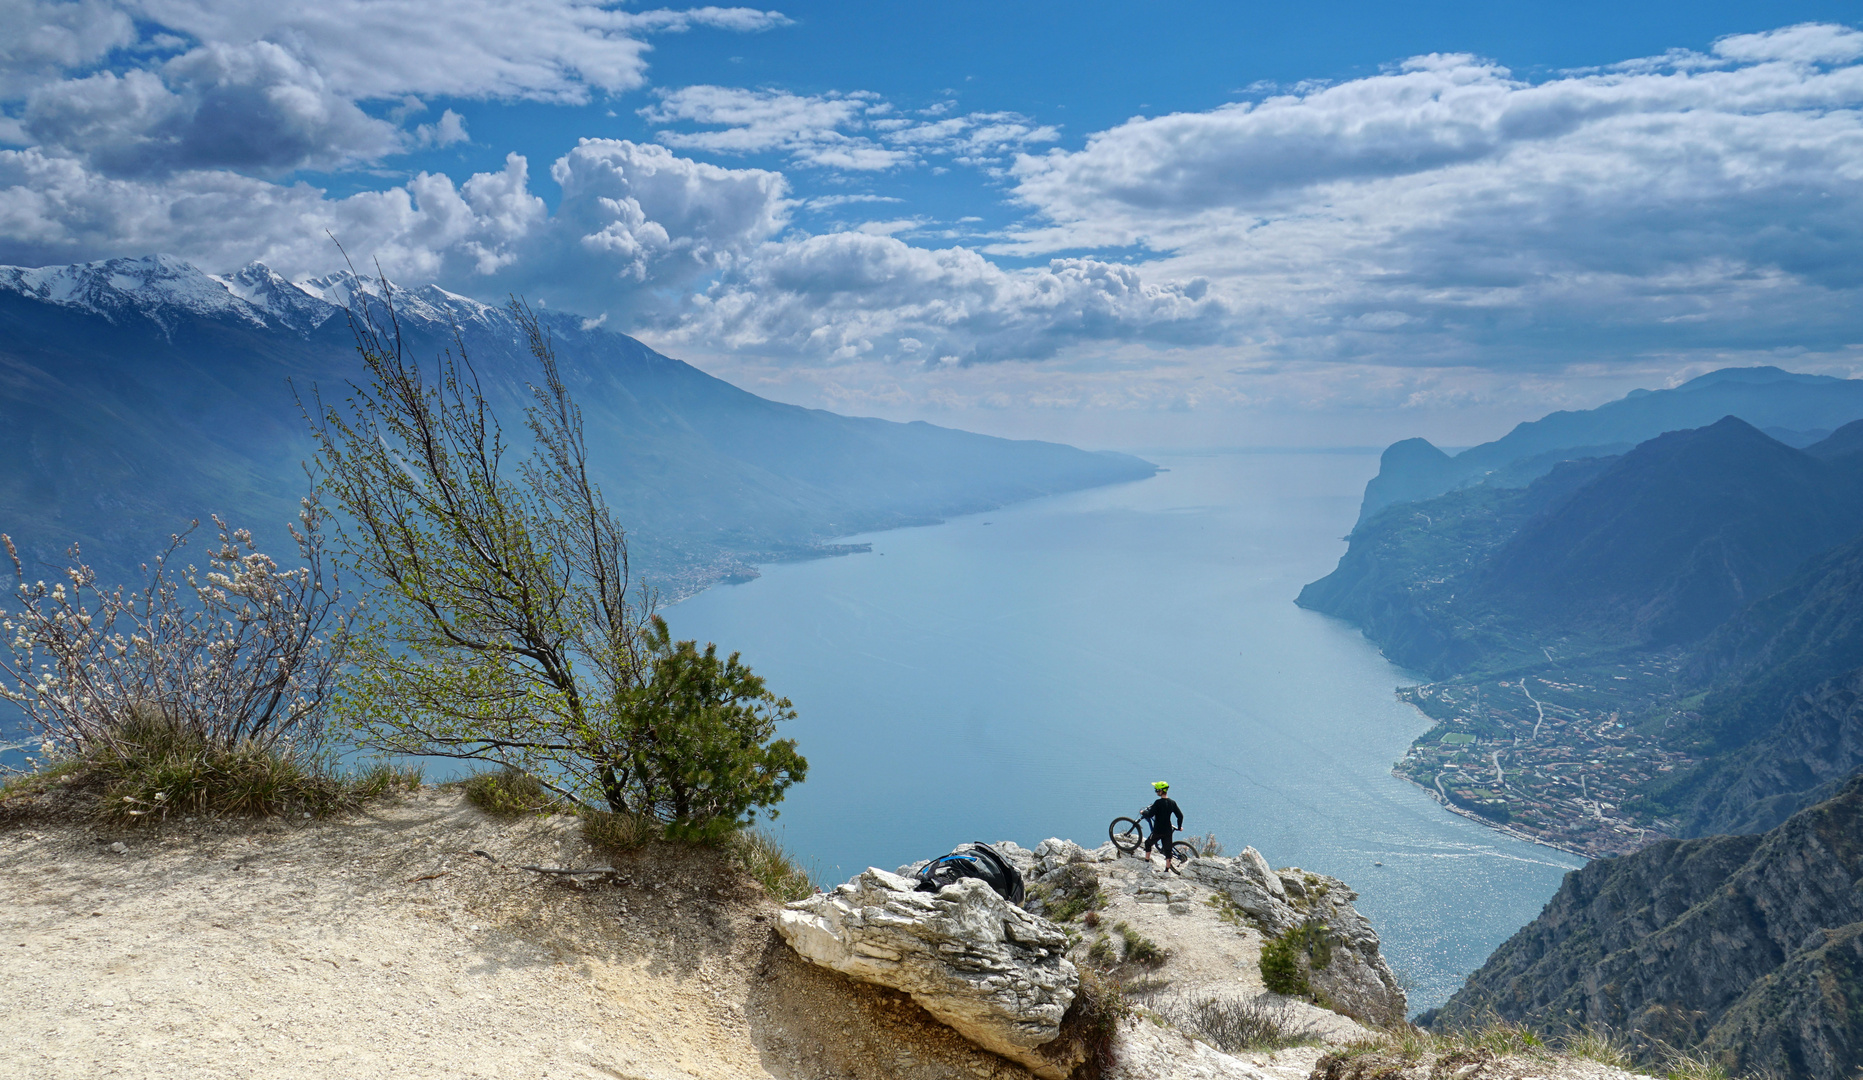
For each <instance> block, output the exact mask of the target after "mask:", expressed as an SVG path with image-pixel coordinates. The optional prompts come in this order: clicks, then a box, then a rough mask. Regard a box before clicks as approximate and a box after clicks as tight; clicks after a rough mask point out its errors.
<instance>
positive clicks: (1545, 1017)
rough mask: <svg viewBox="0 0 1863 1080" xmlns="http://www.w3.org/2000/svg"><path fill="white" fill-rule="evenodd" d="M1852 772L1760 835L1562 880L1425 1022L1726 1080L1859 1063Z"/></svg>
mask: <svg viewBox="0 0 1863 1080" xmlns="http://www.w3.org/2000/svg"><path fill="white" fill-rule="evenodd" d="M1860 877H1863V777H1858V778H1855V779H1853V780H1851V781H1850V782H1849V783H1847V784H1846V785H1845V786H1844V787H1843V788H1842V790H1841V791H1840V792H1839V793H1838V794H1837V795H1836V797H1834V798H1832V799H1830V800H1828V801H1826V802H1823V803H1820V804H1819V805H1817V806H1815V807H1812V808H1809V809H1807V810H1805V811H1803V812H1801V813H1799V814H1797V815H1795V816H1794V817H1793V818H1792V819H1791V820H1789V821H1787V822H1786V823H1785V824H1783V825H1781V826H1779V827H1778V828H1776V829H1774V830H1772V831H1771V832H1768V833H1767V834H1765V835H1764V836H1759V837H1752V836H1744V837H1725V836H1723V837H1712V838H1708V839H1703V840H1679V841H1678V840H1670V841H1664V842H1662V843H1658V844H1655V845H1652V846H1651V847H1649V848H1646V849H1645V850H1643V851H1640V852H1637V853H1635V854H1633V855H1626V856H1623V857H1621V858H1616V859H1605V860H1599V861H1597V862H1593V863H1591V864H1590V865H1588V866H1586V867H1584V868H1582V869H1579V870H1574V871H1573V872H1571V873H1570V874H1567V875H1566V879H1565V883H1564V884H1563V885H1562V886H1561V887H1560V889H1559V892H1558V894H1557V895H1555V896H1554V897H1553V899H1552V901H1551V902H1549V903H1548V904H1547V905H1546V909H1545V910H1544V911H1543V912H1541V914H1540V916H1539V917H1538V918H1537V919H1535V920H1534V921H1533V922H1531V923H1529V924H1528V925H1527V926H1526V927H1524V928H1523V929H1522V930H1521V931H1520V932H1519V933H1517V934H1515V935H1514V936H1513V937H1512V938H1511V939H1509V940H1508V941H1507V942H1506V943H1505V944H1503V945H1502V946H1501V947H1500V948H1499V949H1498V950H1496V951H1495V953H1494V955H1493V956H1492V957H1490V958H1489V959H1488V962H1487V963H1486V964H1484V965H1482V967H1481V969H1480V970H1479V971H1476V972H1475V973H1474V974H1473V975H1471V976H1469V980H1468V983H1467V985H1466V986H1465V987H1464V988H1463V989H1462V990H1460V991H1458V992H1457V993H1456V994H1455V996H1454V997H1452V998H1451V999H1450V1000H1449V1002H1448V1003H1447V1004H1445V1005H1444V1006H1443V1008H1442V1009H1441V1010H1439V1011H1438V1012H1437V1014H1436V1015H1434V1016H1432V1017H1430V1018H1429V1019H1430V1020H1431V1022H1432V1023H1434V1024H1435V1025H1437V1026H1439V1027H1440V1026H1447V1027H1453V1026H1458V1025H1462V1024H1473V1023H1480V1022H1481V1021H1482V1019H1483V1018H1484V1017H1485V1016H1487V1015H1488V1014H1490V1013H1492V1014H1494V1015H1498V1016H1499V1017H1501V1018H1504V1019H1507V1020H1512V1021H1517V1022H1521V1023H1526V1024H1530V1025H1534V1026H1536V1027H1545V1028H1554V1029H1557V1028H1562V1027H1566V1026H1579V1025H1589V1026H1591V1027H1593V1028H1596V1029H1609V1030H1611V1031H1615V1032H1619V1033H1624V1034H1634V1035H1636V1036H1638V1037H1639V1038H1642V1039H1645V1040H1650V1041H1655V1040H1660V1041H1662V1042H1664V1043H1667V1044H1669V1045H1671V1046H1674V1047H1676V1048H1678V1049H1689V1048H1699V1049H1701V1050H1703V1051H1706V1052H1708V1053H1710V1054H1713V1055H1717V1056H1720V1057H1721V1059H1722V1061H1723V1063H1724V1064H1726V1065H1727V1066H1728V1067H1729V1072H1730V1073H1732V1074H1733V1075H1743V1074H1747V1073H1751V1072H1756V1071H1759V1070H1767V1069H1771V1070H1777V1071H1778V1072H1779V1073H1780V1074H1782V1075H1786V1076H1792V1077H1806V1078H1811V1080H1840V1078H1843V1077H1848V1076H1850V1075H1852V1074H1853V1073H1854V1072H1855V1070H1856V1069H1857V1068H1858V1067H1859V1066H1860V1065H1863V889H1859V888H1858V887H1857V885H1856V882H1857V881H1858V880H1859V878H1860Z"/></svg>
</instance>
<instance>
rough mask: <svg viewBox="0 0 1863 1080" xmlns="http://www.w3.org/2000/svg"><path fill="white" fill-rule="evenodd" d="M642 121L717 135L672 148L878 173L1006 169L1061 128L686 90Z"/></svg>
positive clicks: (838, 98)
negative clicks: (946, 164)
mask: <svg viewBox="0 0 1863 1080" xmlns="http://www.w3.org/2000/svg"><path fill="white" fill-rule="evenodd" d="M658 97H659V100H658V101H657V102H656V103H654V104H653V105H650V106H648V107H646V108H644V109H641V110H640V115H641V116H642V117H643V118H644V119H646V120H647V121H648V122H649V123H652V124H657V125H662V126H667V125H675V124H687V125H701V126H704V127H708V128H712V129H715V130H702V131H679V130H664V131H661V132H660V133H659V135H658V136H656V137H657V138H658V139H659V141H660V142H662V143H664V144H666V145H667V146H673V147H678V148H680V149H684V150H700V151H707V152H710V153H721V154H764V153H780V154H786V155H788V157H789V158H790V160H792V161H794V162H795V163H797V164H799V165H814V166H821V167H825V168H831V169H846V170H853V171H877V170H883V169H891V168H895V167H898V166H903V165H913V164H917V163H919V162H921V161H923V160H924V159H925V158H926V156H927V155H933V154H936V155H947V156H952V157H955V158H956V159H957V160H959V161H960V162H961V163H963V164H980V165H986V166H987V165H993V164H995V163H997V162H998V161H999V160H1002V161H1003V162H1004V163H1005V164H1006V162H1007V155H1009V154H1011V153H1013V152H1015V151H1018V150H1022V149H1024V148H1026V147H1029V146H1032V145H1035V144H1038V143H1046V142H1053V141H1054V140H1055V139H1057V138H1058V137H1059V133H1058V132H1057V131H1056V129H1055V128H1053V127H1050V126H1046V125H1038V124H1036V123H1034V122H1033V121H1031V120H1030V119H1029V118H1028V117H1026V116H1023V115H1021V114H1020V113H1010V112H993V113H972V114H969V115H966V116H953V117H948V118H945V119H942V120H931V121H924V120H913V119H910V118H908V117H905V116H902V115H900V113H899V112H898V110H896V109H895V108H894V106H893V105H892V104H891V103H890V102H888V101H886V100H884V99H883V98H881V97H880V96H879V95H878V94H874V93H871V92H867V91H855V92H851V93H845V94H841V93H831V94H815V95H802V94H792V93H788V92H786V91H781V90H748V89H743V88H739V87H728V86H687V87H683V88H680V89H677V90H663V91H660V92H659V94H658Z"/></svg>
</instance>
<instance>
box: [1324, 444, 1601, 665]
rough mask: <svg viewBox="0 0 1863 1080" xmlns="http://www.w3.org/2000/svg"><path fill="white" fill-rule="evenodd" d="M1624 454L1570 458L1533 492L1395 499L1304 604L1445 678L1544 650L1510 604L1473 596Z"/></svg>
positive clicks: (1488, 490) (1481, 490) (1479, 489)
mask: <svg viewBox="0 0 1863 1080" xmlns="http://www.w3.org/2000/svg"><path fill="white" fill-rule="evenodd" d="M1615 460H1616V459H1615V458H1595V459H1584V460H1580V461H1570V462H1564V463H1562V464H1560V465H1559V466H1557V467H1556V468H1555V469H1553V471H1551V472H1549V473H1547V474H1546V475H1545V476H1543V477H1541V478H1539V479H1538V480H1535V481H1534V482H1533V483H1532V484H1531V485H1529V486H1528V487H1526V488H1524V489H1520V488H1498V487H1490V486H1488V485H1485V484H1484V485H1478V486H1476V487H1470V488H1463V489H1461V490H1459V491H1452V492H1449V493H1447V494H1444V495H1438V496H1436V497H1434V498H1431V499H1426V500H1423V501H1420V502H1415V503H1406V504H1400V505H1396V506H1390V507H1387V508H1385V509H1384V510H1383V511H1381V512H1380V513H1379V514H1378V515H1377V516H1376V517H1374V518H1373V519H1372V520H1371V521H1370V522H1368V523H1366V524H1365V525H1362V526H1360V527H1359V528H1358V529H1357V530H1356V531H1354V532H1353V534H1352V536H1351V540H1350V543H1349V545H1348V546H1347V548H1346V553H1345V555H1343V556H1342V557H1341V558H1340V560H1339V565H1338V567H1337V568H1335V569H1334V570H1333V572H1332V573H1330V574H1328V575H1327V576H1325V577H1324V578H1321V579H1320V580H1318V581H1315V582H1312V583H1311V584H1309V585H1307V586H1306V587H1305V588H1303V589H1302V590H1301V591H1300V596H1299V597H1298V598H1297V599H1296V600H1295V603H1297V604H1299V605H1300V606H1301V607H1304V608H1308V609H1311V610H1314V611H1321V612H1324V613H1326V614H1328V615H1334V616H1337V617H1339V618H1343V619H1346V620H1349V621H1350V622H1352V623H1354V624H1355V625H1357V626H1358V627H1359V628H1360V629H1361V630H1363V631H1364V632H1365V636H1366V637H1369V638H1370V639H1372V640H1373V641H1375V642H1377V643H1378V646H1379V648H1381V649H1382V650H1383V651H1384V654H1385V655H1386V656H1388V657H1390V658H1391V659H1392V660H1394V661H1396V662H1397V663H1399V664H1402V665H1404V666H1405V667H1408V668H1412V669H1415V670H1419V671H1425V672H1429V673H1431V674H1433V675H1443V674H1448V673H1451V672H1456V671H1463V670H1467V669H1469V668H1471V667H1474V666H1478V665H1481V664H1483V663H1486V662H1492V661H1494V660H1495V659H1496V658H1497V657H1508V656H1513V655H1516V654H1522V655H1538V653H1537V647H1536V646H1534V645H1533V644H1532V642H1531V640H1530V639H1529V635H1527V634H1525V633H1524V632H1523V631H1522V629H1521V628H1520V627H1519V626H1518V625H1517V621H1516V620H1513V619H1511V618H1509V617H1508V613H1507V612H1505V611H1500V612H1493V611H1489V610H1488V609H1485V608H1480V607H1478V606H1476V605H1474V604H1472V603H1471V598H1472V597H1473V596H1474V592H1475V585H1476V583H1477V582H1478V581H1479V580H1480V579H1481V576H1482V575H1483V573H1485V571H1486V569H1487V567H1488V564H1489V561H1490V560H1491V559H1492V558H1493V556H1494V554H1495V552H1497V551H1499V550H1500V549H1501V548H1502V547H1503V546H1504V545H1505V544H1506V543H1507V541H1508V540H1509V539H1510V538H1511V537H1512V536H1514V534H1515V533H1517V532H1518V531H1519V530H1520V528H1521V527H1522V526H1523V525H1524V524H1526V523H1527V522H1528V521H1531V520H1533V519H1535V518H1536V517H1538V516H1540V515H1543V514H1545V513H1547V512H1549V511H1550V510H1552V509H1553V508H1556V507H1558V506H1560V505H1562V504H1563V503H1564V502H1565V501H1566V500H1568V499H1570V498H1571V497H1572V496H1573V494H1574V493H1575V492H1577V491H1579V490H1580V489H1582V488H1583V487H1584V486H1585V485H1586V484H1588V483H1590V482H1591V481H1592V480H1593V479H1595V478H1596V477H1597V476H1598V475H1599V474H1600V473H1602V472H1604V471H1605V470H1606V469H1608V468H1610V467H1611V465H1612V464H1613V463H1614V462H1615Z"/></svg>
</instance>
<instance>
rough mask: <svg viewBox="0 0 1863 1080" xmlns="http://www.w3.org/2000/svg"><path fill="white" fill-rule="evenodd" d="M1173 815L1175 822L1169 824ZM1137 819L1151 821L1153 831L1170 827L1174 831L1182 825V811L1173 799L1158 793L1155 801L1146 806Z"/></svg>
mask: <svg viewBox="0 0 1863 1080" xmlns="http://www.w3.org/2000/svg"><path fill="white" fill-rule="evenodd" d="M1173 817H1175V818H1176V819H1177V824H1175V825H1173V824H1171V819H1172V818H1173ZM1139 820H1140V821H1149V822H1151V827H1152V830H1153V831H1154V832H1155V831H1157V830H1159V829H1170V830H1171V831H1173V832H1175V831H1176V830H1178V829H1181V828H1183V827H1184V812H1183V811H1182V810H1179V809H1178V808H1177V803H1176V802H1175V801H1174V800H1172V799H1171V798H1169V797H1168V796H1164V795H1160V796H1158V801H1157V802H1155V803H1152V804H1151V805H1150V806H1148V807H1146V808H1145V812H1144V813H1143V814H1140V815H1139Z"/></svg>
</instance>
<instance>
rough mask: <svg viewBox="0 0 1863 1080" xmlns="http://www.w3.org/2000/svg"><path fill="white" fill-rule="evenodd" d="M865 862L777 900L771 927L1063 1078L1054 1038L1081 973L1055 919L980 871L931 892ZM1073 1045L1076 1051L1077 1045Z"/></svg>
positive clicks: (1067, 1063)
mask: <svg viewBox="0 0 1863 1080" xmlns="http://www.w3.org/2000/svg"><path fill="white" fill-rule="evenodd" d="M914 885H915V882H914V881H913V880H912V879H910V878H906V877H901V876H900V875H898V874H889V873H887V872H886V871H884V870H879V869H869V870H867V871H865V872H864V873H862V874H861V875H860V876H859V877H856V878H855V879H854V880H852V881H850V882H848V883H847V884H845V885H841V886H839V887H837V888H836V889H835V890H834V891H833V892H829V893H822V894H818V895H816V896H813V897H810V898H809V899H807V900H800V901H797V902H795V903H793V904H790V905H788V907H786V908H785V909H784V910H783V911H782V913H781V914H780V915H779V917H778V921H777V931H778V933H780V934H781V935H782V936H783V939H784V940H785V941H787V942H788V943H789V944H790V946H791V947H792V948H794V949H795V950H796V952H797V953H799V954H800V955H801V956H803V957H804V958H805V959H807V960H809V961H811V962H813V963H816V964H820V965H821V966H823V967H827V968H831V969H833V970H835V971H838V972H841V973H842V974H844V975H847V976H849V977H851V978H855V979H859V980H861V981H862V982H869V983H874V984H877V985H880V986H886V987H890V988H892V989H895V990H901V991H904V992H905V993H907V994H910V995H911V996H912V998H913V1000H914V1001H916V1002H918V1003H919V1005H921V1006H922V1007H923V1008H924V1009H925V1011H926V1012H928V1013H930V1014H931V1015H933V1016H935V1017H937V1018H938V1019H939V1020H941V1021H943V1022H944V1023H946V1024H948V1025H950V1026H951V1028H953V1029H954V1030H956V1031H957V1032H958V1033H960V1034H962V1035H963V1036H964V1037H965V1038H967V1039H969V1040H971V1041H972V1042H974V1043H976V1044H977V1045H978V1046H981V1047H983V1048H985V1049H987V1050H991V1051H994V1052H996V1053H998V1054H1001V1055H1003V1056H1004V1057H1007V1058H1010V1059H1012V1060H1014V1061H1018V1062H1021V1063H1022V1064H1023V1065H1026V1066H1027V1067H1028V1068H1029V1069H1030V1070H1031V1071H1033V1072H1034V1073H1035V1074H1036V1075H1037V1076H1041V1077H1049V1078H1055V1080H1059V1078H1062V1077H1066V1076H1067V1075H1068V1074H1069V1073H1071V1072H1072V1071H1073V1069H1074V1066H1075V1065H1077V1064H1079V1061H1078V1060H1056V1059H1055V1058H1054V1056H1053V1055H1052V1054H1050V1053H1044V1052H1043V1048H1044V1047H1046V1046H1047V1045H1048V1044H1051V1043H1053V1042H1055V1040H1056V1038H1057V1036H1058V1035H1059V1034H1060V1032H1061V1020H1062V1018H1063V1017H1064V1016H1065V1015H1066V1013H1067V1010H1068V1006H1069V1005H1071V1004H1072V1003H1073V1000H1074V992H1075V989H1076V988H1077V987H1078V986H1079V981H1080V976H1079V973H1078V972H1077V971H1076V970H1075V968H1074V965H1073V964H1072V963H1070V962H1069V961H1068V960H1067V959H1066V957H1065V955H1064V953H1065V952H1066V949H1067V945H1068V941H1067V935H1066V933H1065V932H1063V931H1062V930H1061V928H1060V927H1058V926H1056V925H1055V924H1054V923H1051V922H1049V921H1048V920H1047V919H1044V918H1041V917H1040V916H1037V915H1031V914H1029V913H1028V912H1026V911H1024V910H1022V909H1021V908H1018V907H1016V906H1015V905H1013V904H1010V903H1009V902H1007V901H1005V900H1004V899H1002V898H1001V897H999V896H997V895H996V893H995V892H993V891H991V889H990V887H989V886H988V885H986V884H984V883H983V882H981V881H977V880H974V879H972V880H965V881H960V882H958V883H956V884H954V885H948V886H946V887H945V888H944V889H942V890H940V891H939V892H937V893H935V894H934V893H922V892H914V891H913V886H914ZM1083 1052H1084V1051H1083Z"/></svg>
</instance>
